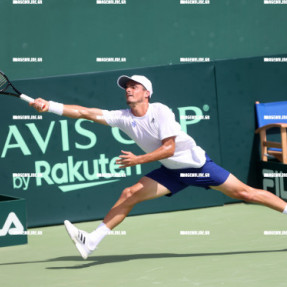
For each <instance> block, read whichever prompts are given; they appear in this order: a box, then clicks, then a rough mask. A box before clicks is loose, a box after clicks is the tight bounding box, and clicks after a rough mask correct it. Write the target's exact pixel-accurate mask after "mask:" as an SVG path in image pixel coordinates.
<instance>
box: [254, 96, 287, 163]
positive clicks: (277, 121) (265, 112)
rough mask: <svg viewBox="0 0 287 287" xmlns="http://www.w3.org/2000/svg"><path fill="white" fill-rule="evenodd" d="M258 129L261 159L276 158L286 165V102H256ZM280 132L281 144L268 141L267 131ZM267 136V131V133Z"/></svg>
mask: <svg viewBox="0 0 287 287" xmlns="http://www.w3.org/2000/svg"><path fill="white" fill-rule="evenodd" d="M256 112H257V122H258V128H257V129H256V131H255V133H259V134H260V148H261V159H262V160H263V161H268V158H276V159H277V160H279V161H280V162H282V163H284V164H287V133H286V129H287V101H284V102H273V103H259V102H256ZM270 129H272V131H273V132H274V130H275V129H277V133H278V132H279V131H280V137H281V142H275V141H268V140H267V131H268V130H270ZM268 134H269V131H268Z"/></svg>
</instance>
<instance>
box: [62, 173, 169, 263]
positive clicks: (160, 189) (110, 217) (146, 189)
mask: <svg viewBox="0 0 287 287" xmlns="http://www.w3.org/2000/svg"><path fill="white" fill-rule="evenodd" d="M168 193H170V191H169V190H168V189H167V188H166V187H164V186H163V185H161V184H159V183H158V182H156V181H154V180H153V179H151V178H148V177H143V178H141V179H140V180H139V182H138V183H136V184H135V185H133V186H131V187H128V188H125V189H124V190H123V192H122V194H121V196H120V198H119V199H118V201H117V202H116V203H115V205H114V206H113V207H112V209H111V210H110V211H109V213H108V214H107V215H106V217H105V218H104V221H103V222H102V223H101V224H100V225H99V226H98V228H97V229H96V230H94V231H93V232H91V233H87V232H85V231H83V230H80V229H78V228H77V227H75V226H74V225H73V224H72V223H71V222H69V221H68V220H65V222H64V223H65V227H66V229H67V232H68V234H69V236H70V237H71V239H72V240H73V242H74V243H75V245H76V248H77V249H78V251H79V252H80V254H81V256H82V257H83V258H84V259H86V258H87V257H88V256H89V255H90V254H91V252H92V251H93V250H95V249H96V247H97V246H98V244H99V243H100V242H101V240H102V239H103V238H104V237H105V236H106V235H107V234H108V233H109V231H111V229H113V228H114V227H116V226H117V225H118V224H120V223H121V222H122V221H123V220H124V219H125V217H126V216H127V215H128V214H129V212H130V211H131V210H132V208H133V207H134V206H135V205H136V204H137V203H139V202H142V201H145V200H149V199H154V198H158V197H161V196H163V195H166V194H168Z"/></svg>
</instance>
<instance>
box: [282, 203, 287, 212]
mask: <svg viewBox="0 0 287 287" xmlns="http://www.w3.org/2000/svg"><path fill="white" fill-rule="evenodd" d="M282 213H284V214H287V205H286V206H285V208H284V210H283V212H282Z"/></svg>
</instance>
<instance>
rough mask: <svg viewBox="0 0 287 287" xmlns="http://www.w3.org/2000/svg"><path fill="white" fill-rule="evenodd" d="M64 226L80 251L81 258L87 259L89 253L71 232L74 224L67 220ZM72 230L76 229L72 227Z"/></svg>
mask: <svg viewBox="0 0 287 287" xmlns="http://www.w3.org/2000/svg"><path fill="white" fill-rule="evenodd" d="M64 225H65V228H66V230H67V233H68V235H69V236H70V238H71V239H72V241H73V243H74V244H75V245H76V248H77V249H78V251H79V253H80V254H81V256H82V257H83V259H87V258H88V255H89V254H87V252H86V251H85V250H84V248H83V247H82V245H81V244H80V243H79V242H78V241H77V239H76V235H75V234H73V233H72V231H71V228H70V227H71V226H73V225H72V223H71V222H70V221H69V220H65V221H64ZM72 228H74V227H72Z"/></svg>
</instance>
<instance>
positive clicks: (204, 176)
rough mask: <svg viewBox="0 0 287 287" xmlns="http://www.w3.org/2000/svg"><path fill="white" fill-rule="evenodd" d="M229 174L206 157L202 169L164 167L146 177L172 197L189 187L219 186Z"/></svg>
mask: <svg viewBox="0 0 287 287" xmlns="http://www.w3.org/2000/svg"><path fill="white" fill-rule="evenodd" d="M229 174H230V172H228V171H227V170H225V169H224V168H222V167H220V166H219V165H217V164H216V163H214V162H213V161H212V160H211V159H210V158H209V156H208V155H206V162H205V164H204V165H203V166H202V167H200V168H183V169H169V168H166V167H164V166H163V165H162V166H161V167H160V168H158V169H155V170H153V171H151V172H150V173H148V174H146V176H147V177H149V178H151V179H153V180H155V181H156V182H158V183H160V184H161V185H163V186H165V187H166V188H167V189H168V190H169V191H170V192H171V194H168V195H167V196H172V195H173V194H175V193H177V192H179V191H180V190H182V189H184V188H186V187H187V186H189V185H193V186H199V187H204V188H206V189H208V188H210V186H218V185H220V184H222V183H224V182H225V181H226V179H227V178H228V176H229Z"/></svg>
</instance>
